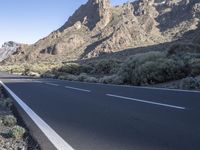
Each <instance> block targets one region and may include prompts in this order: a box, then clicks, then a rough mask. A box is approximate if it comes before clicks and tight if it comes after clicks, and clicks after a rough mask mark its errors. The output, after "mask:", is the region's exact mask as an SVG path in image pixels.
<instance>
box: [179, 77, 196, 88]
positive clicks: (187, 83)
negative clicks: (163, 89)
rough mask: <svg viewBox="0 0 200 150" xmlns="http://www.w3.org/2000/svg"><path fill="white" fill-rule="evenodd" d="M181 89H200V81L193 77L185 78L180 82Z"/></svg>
mask: <svg viewBox="0 0 200 150" xmlns="http://www.w3.org/2000/svg"><path fill="white" fill-rule="evenodd" d="M179 88H181V89H185V90H191V89H200V80H197V79H196V78H193V77H188V78H185V79H183V80H182V81H181V82H180V84H179Z"/></svg>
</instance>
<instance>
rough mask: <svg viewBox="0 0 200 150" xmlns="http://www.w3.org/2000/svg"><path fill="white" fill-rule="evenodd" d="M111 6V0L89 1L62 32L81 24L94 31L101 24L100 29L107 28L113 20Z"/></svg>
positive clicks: (72, 17)
mask: <svg viewBox="0 0 200 150" xmlns="http://www.w3.org/2000/svg"><path fill="white" fill-rule="evenodd" d="M110 8H111V5H110V1H109V0H89V1H88V2H87V3H86V4H84V5H82V6H81V7H80V8H79V9H78V10H77V11H76V12H75V13H74V14H73V15H72V16H71V17H70V18H69V19H68V21H67V22H66V23H65V24H64V26H62V27H61V28H60V30H61V31H63V30H65V29H66V28H68V27H70V26H73V25H75V24H76V23H77V22H81V24H82V25H84V26H86V27H88V28H89V29H90V30H92V29H94V28H95V27H96V26H97V24H98V23H99V22H101V23H100V24H99V25H98V27H101V28H103V27H105V26H106V25H107V24H108V23H109V21H110V19H111V16H112V15H111V11H110Z"/></svg>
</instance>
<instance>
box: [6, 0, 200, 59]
mask: <svg viewBox="0 0 200 150" xmlns="http://www.w3.org/2000/svg"><path fill="white" fill-rule="evenodd" d="M199 19H200V2H199V1H198V0H155V1H154V0H139V1H135V2H128V3H125V4H124V5H122V6H115V7H112V6H111V5H110V2H109V0H89V1H88V2H87V3H86V4H84V5H82V6H81V7H80V8H79V9H78V10H77V11H76V12H75V13H74V14H73V15H72V16H71V17H70V18H69V19H68V21H67V22H66V23H65V24H64V25H63V26H62V27H61V28H60V29H58V30H56V31H54V32H52V33H51V34H50V35H49V36H47V37H45V38H44V39H41V40H39V41H38V42H36V43H35V44H33V45H31V46H29V47H28V48H25V49H22V50H21V52H20V53H17V54H14V55H12V56H11V57H10V58H9V59H8V60H7V62H11V63H12V62H19V63H20V62H24V61H29V62H33V63H34V62H37V61H47V62H48V61H50V62H51V61H57V62H63V61H64V62H66V61H71V60H80V59H88V58H89V59H90V58H95V57H99V56H102V55H105V54H112V53H115V52H120V51H123V50H125V49H133V50H132V52H131V53H133V51H134V48H139V47H147V46H151V45H159V44H162V43H168V42H173V41H176V40H187V39H189V38H188V36H187V35H186V33H188V31H193V30H196V29H197V27H198V24H199Z"/></svg>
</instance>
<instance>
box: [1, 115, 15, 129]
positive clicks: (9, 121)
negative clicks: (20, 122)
mask: <svg viewBox="0 0 200 150" xmlns="http://www.w3.org/2000/svg"><path fill="white" fill-rule="evenodd" d="M16 123H17V119H16V118H15V117H14V116H12V115H6V116H4V117H3V124H4V125H5V126H9V127H12V126H14V125H16Z"/></svg>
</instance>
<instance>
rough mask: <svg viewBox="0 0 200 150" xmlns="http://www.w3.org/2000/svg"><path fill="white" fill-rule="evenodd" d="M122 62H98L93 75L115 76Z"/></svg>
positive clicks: (111, 60) (110, 60)
mask: <svg viewBox="0 0 200 150" xmlns="http://www.w3.org/2000/svg"><path fill="white" fill-rule="evenodd" d="M120 64H121V62H120V61H117V60H113V59H109V60H101V61H98V62H97V64H96V65H95V66H94V68H95V69H94V71H93V73H95V74H113V73H116V72H117V70H118V69H119V67H120Z"/></svg>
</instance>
